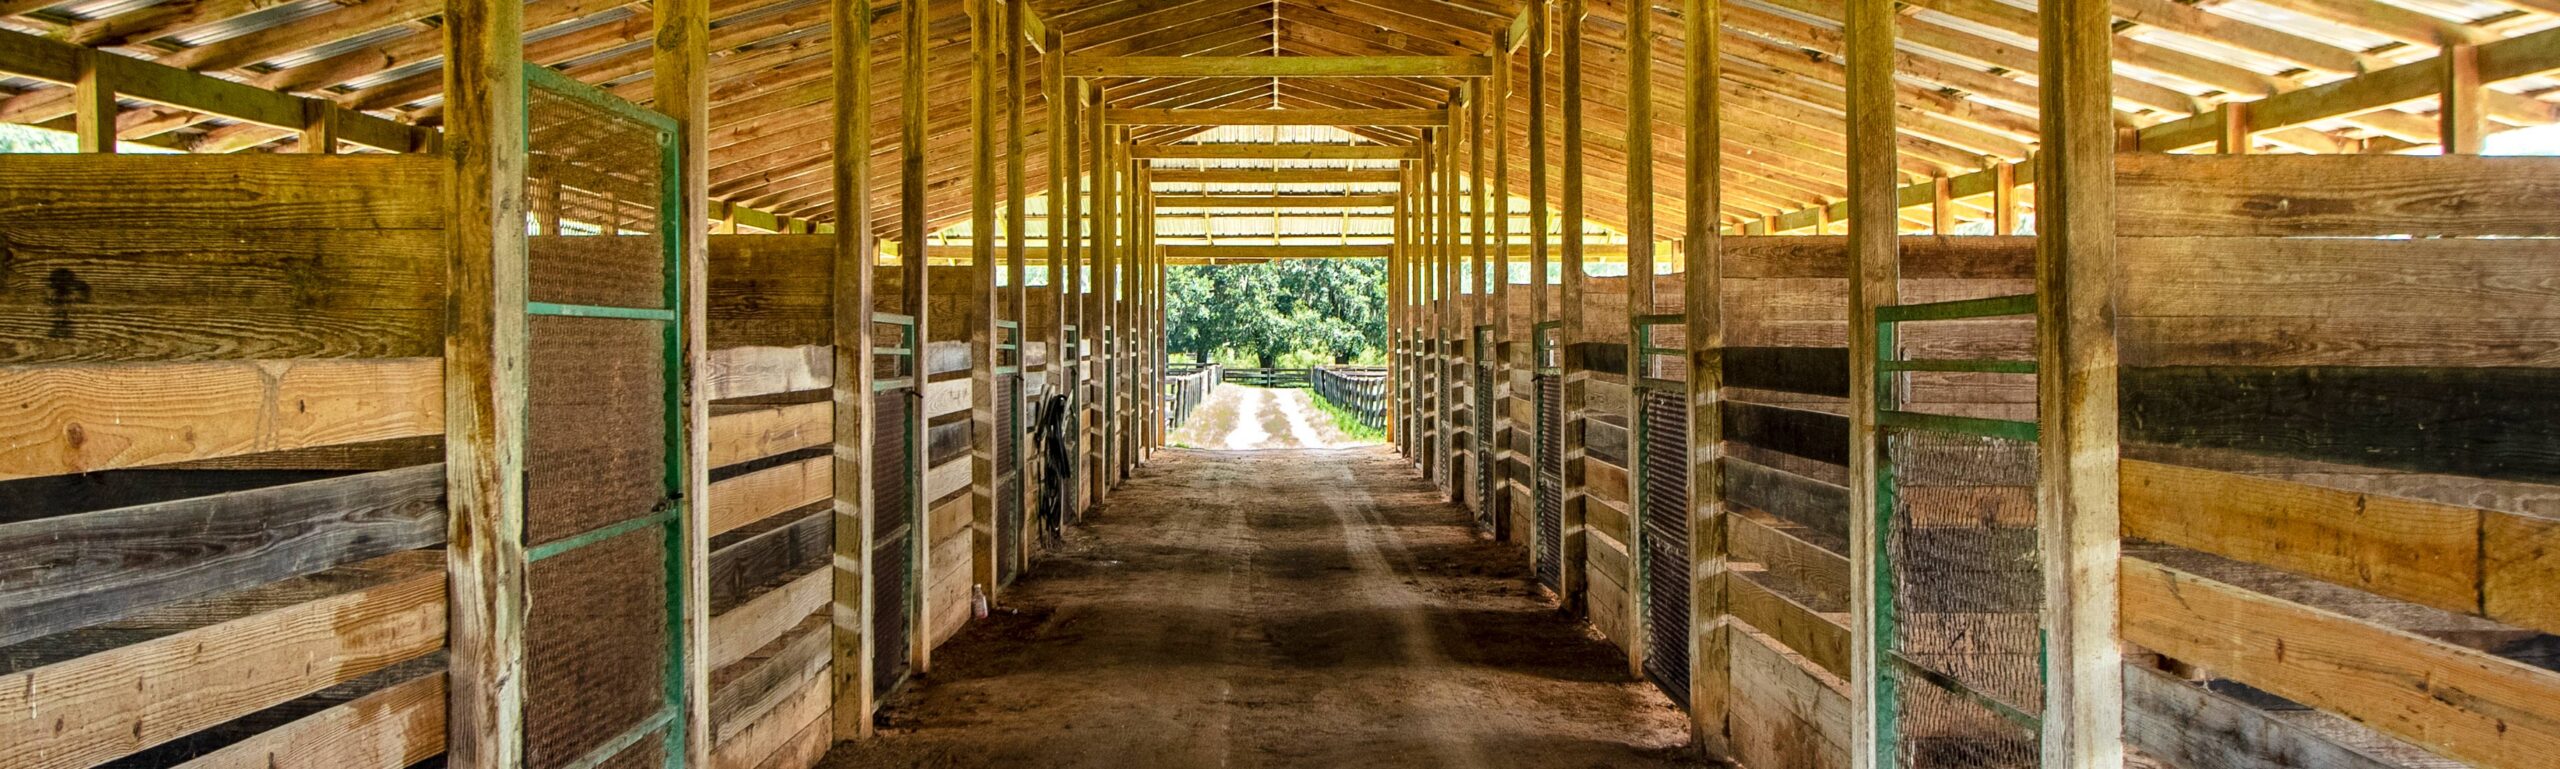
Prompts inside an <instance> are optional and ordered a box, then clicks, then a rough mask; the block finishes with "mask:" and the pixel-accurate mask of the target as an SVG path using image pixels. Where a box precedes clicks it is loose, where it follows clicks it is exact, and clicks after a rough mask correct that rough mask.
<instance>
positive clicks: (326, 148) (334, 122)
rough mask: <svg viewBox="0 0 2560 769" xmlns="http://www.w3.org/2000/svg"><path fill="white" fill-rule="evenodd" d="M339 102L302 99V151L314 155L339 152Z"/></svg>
mask: <svg viewBox="0 0 2560 769" xmlns="http://www.w3.org/2000/svg"><path fill="white" fill-rule="evenodd" d="M341 114H342V113H341V112H340V111H339V109H338V103H337V102H333V101H330V100H327V99H304V100H302V134H301V137H300V142H301V144H302V151H303V152H306V153H310V154H313V155H335V154H338V124H339V122H340V120H339V117H340V116H341Z"/></svg>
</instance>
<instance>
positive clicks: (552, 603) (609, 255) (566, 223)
mask: <svg viewBox="0 0 2560 769" xmlns="http://www.w3.org/2000/svg"><path fill="white" fill-rule="evenodd" d="M526 85H527V88H526V107H525V112H526V118H527V122H528V125H529V128H528V130H527V139H528V141H529V146H530V155H531V157H530V159H529V161H528V163H527V166H526V176H525V191H526V197H527V200H526V210H527V212H528V221H527V222H526V227H527V231H528V237H527V239H526V244H525V271H526V275H525V277H526V281H527V284H528V287H529V301H528V302H527V304H526V307H525V312H526V314H527V315H528V316H529V317H528V319H527V326H528V329H529V333H528V339H527V350H526V361H527V363H526V383H527V384H526V393H525V398H526V402H527V407H526V414H525V417H524V419H525V435H526V438H525V447H524V448H525V511H524V529H523V531H522V532H521V535H522V537H523V541H524V543H525V546H526V547H525V558H526V560H528V561H530V562H531V563H530V565H529V566H528V567H527V572H526V579H525V589H526V593H527V600H526V604H527V606H528V609H527V610H526V617H525V631H524V632H525V684H524V711H525V712H524V715H523V719H524V742H525V744H524V751H525V763H526V765H527V766H530V767H535V768H536V769H552V768H553V767H572V766H575V767H587V766H642V765H670V766H671V765H676V764H677V763H680V761H681V756H682V755H683V753H684V750H683V747H684V742H683V741H684V730H683V729H680V728H672V727H671V726H670V724H672V723H673V722H674V719H675V718H676V713H677V711H678V708H679V707H680V706H681V704H682V703H683V701H684V699H685V697H686V693H685V689H684V677H683V675H682V670H683V669H684V655H685V649H684V645H683V636H682V634H681V633H680V632H678V629H679V628H681V627H683V622H684V617H685V613H686V612H687V608H686V607H685V605H684V602H683V600H682V592H681V586H682V582H681V580H683V579H684V574H683V572H682V570H683V568H684V563H683V560H682V553H683V552H684V548H682V547H681V532H682V527H681V525H680V524H681V521H682V518H683V516H682V507H681V502H680V500H679V497H678V495H679V493H680V490H681V489H682V486H683V478H684V472H685V468H684V463H683V451H682V440H683V436H682V419H683V415H682V411H681V409H680V405H679V404H680V392H681V387H682V380H681V377H680V374H681V366H679V365H678V362H677V360H676V356H677V355H678V354H679V352H680V350H679V346H678V343H679V340H678V336H677V334H678V333H679V331H678V327H677V323H676V312H675V308H676V307H678V306H679V305H680V303H681V297H680V296H679V295H678V292H679V291H680V287H681V286H682V285H683V281H682V280H681V277H680V275H679V272H678V271H679V266H678V264H679V263H678V261H677V259H676V253H677V243H676V241H675V235H676V230H677V228H676V227H673V226H671V224H670V222H671V218H670V217H672V216H674V215H675V214H674V211H675V206H674V205H673V200H672V198H671V197H670V196H671V195H672V193H673V191H674V189H675V185H674V183H673V177H674V174H675V172H676V169H677V160H676V156H675V144H674V125H673V123H672V122H671V121H669V120H667V119H666V118H665V117H663V116H660V115H657V114H655V113H651V112H647V111H645V110H641V109H638V108H636V107H633V106H631V105H630V104H629V103H627V102H623V101H621V100H619V99H615V98H613V97H611V96H608V95H606V94H604V93H602V92H600V91H597V90H595V89H593V88H590V87H587V86H585V85H581V84H578V83H576V82H574V81H570V80H568V79H567V78H564V77H561V76H560V75H558V74H557V73H554V72H552V71H551V70H548V69H544V68H541V67H528V68H527V71H526ZM653 673H654V675H653Z"/></svg>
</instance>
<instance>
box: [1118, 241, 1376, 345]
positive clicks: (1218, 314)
mask: <svg viewBox="0 0 2560 769" xmlns="http://www.w3.org/2000/svg"><path fill="white" fill-rule="evenodd" d="M1385 278H1386V265H1385V263H1384V262H1383V261H1382V260H1376V259H1363V260H1317V259H1306V260H1290V261H1283V262H1277V263H1272V264H1257V265H1212V266H1184V267H1175V268H1172V269H1171V270H1170V271H1169V274H1168V275H1167V276H1166V278H1165V289H1166V291H1167V294H1168V296H1169V298H1170V302H1168V305H1167V307H1166V313H1167V317H1166V320H1167V323H1166V340H1165V341H1166V344H1167V347H1168V348H1170V349H1173V350H1176V351H1179V352H1187V353H1190V354H1191V355H1192V357H1193V358H1194V359H1195V360H1199V361H1202V362H1206V361H1208V360H1209V358H1210V357H1211V356H1214V355H1216V354H1217V353H1218V352H1219V351H1221V350H1226V351H1233V352H1235V353H1238V354H1242V355H1250V356H1253V358H1254V359H1255V361H1256V363H1257V364H1258V365H1260V366H1262V367H1264V368H1270V367H1273V366H1277V365H1278V364H1279V360H1280V358H1281V356H1284V355H1288V354H1290V353H1294V352H1299V351H1301V350H1317V351H1321V352H1323V353H1325V354H1327V355H1329V356H1331V357H1332V358H1333V360H1334V362H1336V363H1348V362H1350V361H1351V359H1352V358H1354V357H1357V356H1358V355H1360V353H1362V352H1363V351H1366V350H1369V349H1371V348H1375V347H1380V346H1383V343H1384V339H1385V335H1386V324H1385V317H1386V285H1385Z"/></svg>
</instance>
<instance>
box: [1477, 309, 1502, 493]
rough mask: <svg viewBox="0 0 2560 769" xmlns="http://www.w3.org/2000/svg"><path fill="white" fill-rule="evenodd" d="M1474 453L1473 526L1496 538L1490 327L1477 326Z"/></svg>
mask: <svg viewBox="0 0 2560 769" xmlns="http://www.w3.org/2000/svg"><path fill="white" fill-rule="evenodd" d="M1472 349H1473V351H1474V352H1475V369H1476V371H1475V374H1476V376H1475V380H1476V382H1475V408H1474V409H1473V410H1472V411H1473V413H1474V414H1475V423H1476V426H1475V434H1476V436H1475V437H1476V439H1475V455H1476V479H1475V480H1476V529H1477V530H1479V531H1483V532H1484V533H1486V534H1491V535H1493V536H1495V537H1496V538H1499V537H1501V536H1502V516H1501V515H1500V514H1499V512H1500V511H1498V510H1496V509H1495V506H1494V503H1493V500H1494V496H1493V492H1494V487H1493V478H1494V475H1495V473H1494V461H1493V456H1494V444H1495V440H1494V438H1495V436H1494V434H1493V431H1494V427H1493V425H1494V419H1493V417H1494V413H1493V409H1494V402H1493V327H1492V326H1477V327H1476V338H1475V346H1474V347H1473V348H1472Z"/></svg>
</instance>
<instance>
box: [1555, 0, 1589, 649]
mask: <svg viewBox="0 0 2560 769" xmlns="http://www.w3.org/2000/svg"><path fill="white" fill-rule="evenodd" d="M1589 16H1590V8H1589V3H1588V0H1564V29H1563V31H1562V33H1560V34H1559V35H1558V36H1557V42H1558V43H1561V44H1562V45H1563V46H1564V52H1563V56H1562V57H1561V58H1562V61H1561V62H1560V63H1559V66H1560V67H1561V69H1562V75H1561V77H1562V78H1563V85H1564V89H1563V90H1564V94H1563V95H1564V99H1563V103H1562V104H1560V105H1558V106H1559V107H1560V108H1561V111H1562V112H1563V113H1564V114H1563V118H1564V136H1563V139H1564V159H1563V179H1564V189H1563V191H1562V192H1563V197H1564V201H1563V202H1564V206H1563V208H1564V291H1563V294H1564V307H1563V311H1564V313H1563V314H1564V324H1563V333H1562V334H1560V335H1559V337H1560V340H1559V342H1558V343H1559V344H1561V345H1563V346H1564V404H1563V408H1564V442H1563V443H1564V526H1563V531H1564V542H1563V543H1561V544H1563V545H1564V546H1563V547H1562V548H1559V549H1558V551H1559V552H1561V553H1563V555H1561V556H1559V558H1560V560H1562V561H1563V563H1562V564H1561V565H1562V566H1563V567H1564V568H1562V569H1558V570H1557V571H1558V572H1559V573H1560V574H1562V575H1563V576H1562V577H1561V578H1560V579H1559V580H1558V581H1557V583H1556V584H1557V586H1558V589H1557V591H1556V592H1557V594H1558V595H1559V596H1561V597H1562V598H1563V607H1564V610H1565V611H1566V612H1568V613H1577V614H1578V613H1580V612H1581V611H1582V610H1583V609H1584V608H1585V607H1584V605H1583V599H1584V593H1585V588H1586V584H1585V583H1586V581H1587V578H1586V575H1584V574H1583V573H1582V569H1583V565H1584V564H1585V563H1586V562H1587V558H1586V557H1585V553H1586V550H1585V548H1586V547H1588V546H1589V543H1588V542H1587V541H1586V540H1585V537H1586V536H1588V532H1585V531H1584V530H1583V521H1584V519H1585V516H1584V514H1583V513H1584V511H1583V505H1584V504H1586V503H1587V500H1585V499H1584V495H1583V488H1584V487H1583V472H1584V467H1583V451H1584V448H1583V438H1582V430H1583V425H1584V422H1583V420H1584V418H1585V417H1587V416H1588V415H1587V414H1584V413H1583V402H1584V400H1585V399H1586V396H1587V393H1586V392H1585V390H1586V389H1587V388H1588V387H1589V382H1587V381H1585V380H1586V379H1587V377H1589V373H1588V369H1589V368H1590V366H1589V364H1588V363H1587V362H1586V361H1585V360H1584V359H1583V351H1584V349H1583V340H1584V338H1585V337H1586V336H1587V335H1588V334H1589V330H1588V329H1586V328H1584V325H1583V324H1584V323H1585V322H1586V319H1585V318H1584V311H1583V306H1582V303H1583V292H1584V290H1585V286H1586V285H1587V284H1589V283H1590V282H1591V281H1590V278H1589V276H1588V275H1586V274H1585V271H1586V268H1585V267H1584V265H1583V239H1584V238H1585V237H1587V235H1586V234H1585V233H1584V231H1583V226H1584V222H1583V219H1584V214H1583V202H1582V183H1583V179H1582V174H1583V163H1582V144H1583V140H1584V137H1583V135H1582V88H1581V87H1580V84H1581V83H1582V45H1583V41H1582V31H1583V30H1582V28H1583V22H1584V20H1585V19H1587V18H1588V17H1589Z"/></svg>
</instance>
